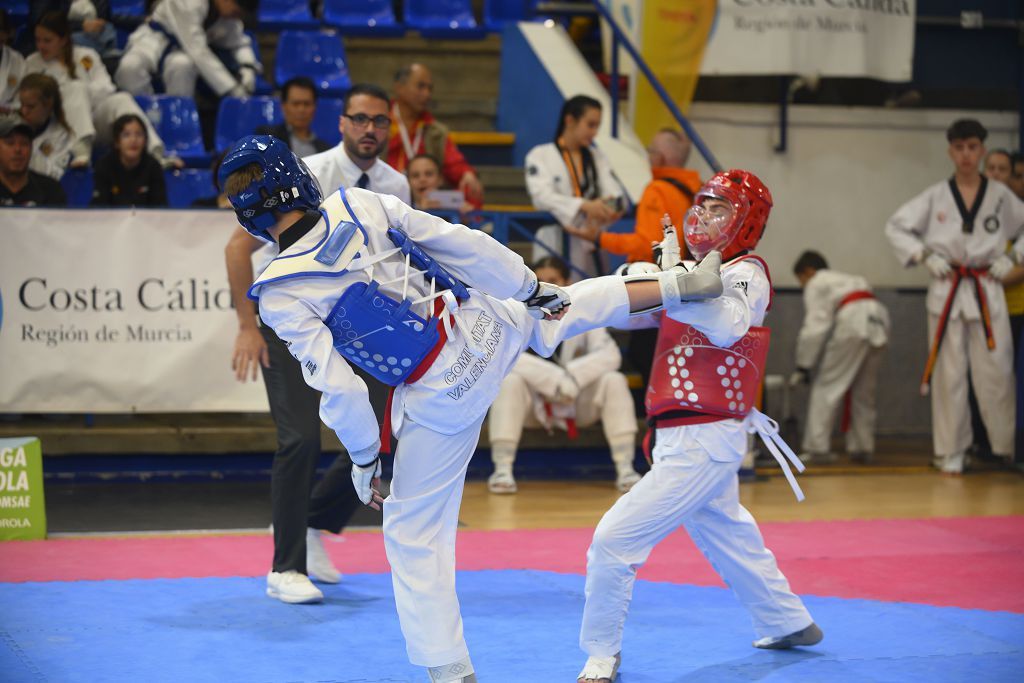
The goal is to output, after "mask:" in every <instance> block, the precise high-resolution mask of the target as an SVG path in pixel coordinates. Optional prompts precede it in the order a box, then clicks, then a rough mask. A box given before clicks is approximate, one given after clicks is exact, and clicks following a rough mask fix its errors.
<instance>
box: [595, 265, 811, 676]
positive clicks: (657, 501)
mask: <svg viewBox="0 0 1024 683" xmlns="http://www.w3.org/2000/svg"><path fill="white" fill-rule="evenodd" d="M687 265H691V264H689V263H688V264H687ZM722 284H723V286H724V291H723V293H722V296H720V297H718V298H716V299H709V300H707V301H701V302H691V303H684V304H682V306H681V308H680V310H679V312H673V314H672V318H673V319H674V320H677V321H679V322H683V323H688V324H689V325H691V326H693V327H694V328H696V329H697V330H698V331H700V332H701V333H703V334H704V335H706V336H707V338H708V340H709V341H710V342H711V343H712V344H714V345H715V346H717V347H729V346H732V345H733V344H734V343H736V342H737V341H738V340H740V339H741V338H742V337H743V336H744V335H745V334H746V333H747V331H748V330H749V328H750V327H751V326H754V325H760V324H761V322H762V320H763V319H764V315H765V311H766V309H767V307H768V304H769V301H770V297H771V283H770V282H769V280H768V277H767V275H766V274H765V272H764V270H762V268H761V266H760V265H759V264H758V263H757V262H755V261H753V260H751V259H744V260H741V261H733V262H730V263H728V264H726V265H724V266H723V267H722ZM658 320H659V318H658V317H655V316H649V317H646V318H644V317H638V318H634V319H633V323H634V324H633V325H632V326H633V327H640V326H652V325H654V324H656V323H657V321H658ZM677 352H678V349H677ZM687 355H688V356H689V354H687ZM690 358H691V361H692V362H695V361H697V359H698V358H699V356H692V357H690ZM680 361H681V364H682V365H683V369H681V370H679V371H678V374H679V375H680V376H682V377H687V376H689V375H688V374H687V373H689V372H691V370H690V368H689V367H688V366H685V364H683V363H682V358H681V359H680ZM672 369H673V370H675V366H673V368H672ZM722 370H723V371H724V370H725V368H724V367H723V368H722ZM693 372H696V370H695V369H694V370H693ZM675 374H676V373H673V375H675ZM677 379H679V377H676V376H674V377H673V386H676V384H675V380H677ZM723 381H725V380H724V379H723ZM683 386H687V385H683V384H680V391H679V392H678V393H677V396H682V397H683V398H684V399H685V398H687V394H686V393H685V390H684V389H683ZM689 397H690V400H691V401H692V400H694V399H696V400H701V399H699V398H698V397H697V396H696V395H694V394H690V395H689ZM751 398H752V397H751ZM747 400H750V399H747ZM691 405H692V403H691ZM752 414H753V413H752ZM655 429H656V433H655V442H654V448H653V452H652V457H653V461H654V462H653V464H652V466H651V471H650V472H648V473H647V474H646V475H644V477H643V479H641V480H640V481H639V482H638V483H637V484H636V485H635V486H634V487H633V488H632V489H631V490H630V491H629V493H626V494H625V495H623V496H622V497H621V498H619V499H618V500H617V501H616V502H615V504H614V505H613V506H612V507H611V509H609V510H608V512H606V513H605V515H604V517H602V518H601V521H600V523H599V524H598V525H597V529H596V530H595V531H594V539H593V541H592V543H591V546H590V550H589V551H588V552H587V583H586V606H585V607H584V610H583V624H582V627H581V630H580V647H582V648H583V650H584V651H585V652H586V653H587V654H588V655H590V656H594V657H611V656H613V655H615V654H617V653H618V652H620V651H621V650H622V631H623V627H624V624H625V621H626V613H627V612H628V610H629V603H630V600H631V599H632V595H633V583H634V581H635V580H636V574H637V570H638V569H639V568H640V567H642V566H643V565H644V563H645V562H646V561H647V557H648V556H649V555H650V553H651V550H653V549H654V546H656V545H657V544H658V543H659V542H660V541H661V540H662V539H663V538H665V537H666V536H668V535H669V534H670V533H672V532H673V531H675V530H676V529H677V528H678V527H679V526H680V525H682V526H684V527H686V531H687V532H688V533H689V534H690V537H691V538H692V539H693V542H694V543H695V544H696V545H697V547H698V548H700V550H701V552H702V553H704V556H705V557H707V558H708V560H709V561H710V562H711V564H712V566H713V567H714V568H715V571H717V572H718V573H719V574H720V575H721V576H722V578H723V579H724V580H725V582H726V584H728V585H729V587H730V588H731V589H732V591H733V592H734V593H735V594H736V597H737V598H738V599H739V600H740V602H741V603H742V604H743V606H744V607H746V608H747V610H748V611H749V612H750V615H751V618H752V620H753V623H754V630H755V632H756V633H757V635H758V637H761V638H763V637H772V636H783V635H787V634H789V633H793V632H795V631H799V630H801V629H803V628H806V627H807V626H809V625H810V624H811V622H812V619H811V616H810V614H809V613H808V612H807V610H806V609H805V608H804V605H803V602H802V601H801V600H800V598H798V597H797V596H796V595H794V594H793V592H792V591H791V590H790V588H789V583H788V582H787V581H786V577H785V576H783V575H782V572H780V571H779V568H778V566H777V565H776V563H775V557H774V556H773V555H772V553H771V551H769V550H768V549H767V548H765V545H764V540H763V539H762V537H761V532H760V531H759V530H758V528H757V523H756V522H755V521H754V518H753V517H752V516H751V514H750V513H749V512H748V511H747V510H746V508H744V507H743V506H742V505H740V501H739V479H738V478H737V476H736V473H737V471H738V470H739V467H740V463H741V461H742V460H743V455H744V453H745V452H746V450H747V431H746V425H745V421H743V420H737V419H720V420H716V421H712V422H707V423H704V424H691V425H686V426H675V427H664V428H663V427H656V428H655ZM681 608H682V606H681Z"/></svg>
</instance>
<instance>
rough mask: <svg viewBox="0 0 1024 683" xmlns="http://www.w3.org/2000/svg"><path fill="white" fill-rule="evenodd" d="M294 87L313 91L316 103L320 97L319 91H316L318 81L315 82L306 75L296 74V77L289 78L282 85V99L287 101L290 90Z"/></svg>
mask: <svg viewBox="0 0 1024 683" xmlns="http://www.w3.org/2000/svg"><path fill="white" fill-rule="evenodd" d="M292 88H300V89H302V90H308V91H310V92H311V93H313V102H314V103H315V102H316V101H317V99H318V97H317V96H318V93H317V91H316V83H314V82H313V79H312V78H308V77H306V76H296V77H295V78H289V79H288V80H287V81H285V82H284V85H282V86H281V101H282V102H286V101H287V100H288V92H289V91H290V90H291V89H292Z"/></svg>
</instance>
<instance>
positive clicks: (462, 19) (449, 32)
mask: <svg viewBox="0 0 1024 683" xmlns="http://www.w3.org/2000/svg"><path fill="white" fill-rule="evenodd" d="M405 23H406V25H408V27H409V28H411V29H415V30H417V31H419V32H420V34H421V35H423V36H424V37H426V38H481V37H483V36H484V35H485V31H484V30H483V29H481V28H480V27H479V26H478V25H477V23H476V18H474V17H473V7H472V4H471V3H470V0H406V3H405Z"/></svg>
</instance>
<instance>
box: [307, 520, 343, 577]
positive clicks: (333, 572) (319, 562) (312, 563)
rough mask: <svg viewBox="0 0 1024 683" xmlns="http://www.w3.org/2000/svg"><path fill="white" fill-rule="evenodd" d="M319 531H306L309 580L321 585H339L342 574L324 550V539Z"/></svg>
mask: <svg viewBox="0 0 1024 683" xmlns="http://www.w3.org/2000/svg"><path fill="white" fill-rule="evenodd" d="M322 533H323V532H322V531H320V530H319V529H306V572H307V573H308V574H309V578H311V579H313V580H314V581H319V582H320V583H338V582H340V581H341V572H339V571H338V570H337V569H336V568H335V567H334V563H333V562H331V556H330V555H328V554H327V549H326V548H324V542H323V539H322V538H320V534H322Z"/></svg>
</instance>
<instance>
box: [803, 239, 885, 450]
mask: <svg viewBox="0 0 1024 683" xmlns="http://www.w3.org/2000/svg"><path fill="white" fill-rule="evenodd" d="M793 274H794V275H796V279H797V280H798V281H799V282H800V286H801V287H802V288H803V290H804V322H803V326H802V327H801V328H800V333H799V335H797V342H796V365H797V368H798V373H797V375H796V377H795V378H794V379H796V380H798V381H802V382H810V383H811V395H810V398H809V399H808V402H807V403H808V407H807V427H806V429H805V430H804V443H803V451H804V452H803V454H801V456H800V459H801V460H803V461H804V462H812V461H813V462H816V463H822V462H834V461H835V459H836V456H835V454H834V453H833V452H832V449H831V442H832V425H833V423H834V421H835V416H836V410H837V409H838V408H839V406H840V404H842V403H844V401H845V403H846V408H845V410H846V411H848V415H844V418H843V422H844V430H843V431H845V432H846V452H847V453H848V454H849V455H850V459H851V460H853V461H854V462H870V460H871V457H872V455H873V454H874V452H875V418H876V411H875V387H876V386H877V378H878V369H879V367H880V366H881V364H882V354H883V353H884V351H885V346H886V345H887V344H888V342H889V311H888V310H886V308H885V306H883V305H882V304H881V303H879V302H878V300H877V299H875V295H874V294H873V293H872V291H871V286H870V285H868V281H867V280H865V279H864V278H863V277H861V276H860V275H847V274H846V273H840V272H839V271H837V270H832V269H831V268H829V267H828V263H827V262H826V261H825V257H824V256H822V255H821V254H819V253H818V252H816V251H805V252H804V253H803V254H801V255H800V258H798V259H797V261H796V263H795V264H794V265H793Z"/></svg>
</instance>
